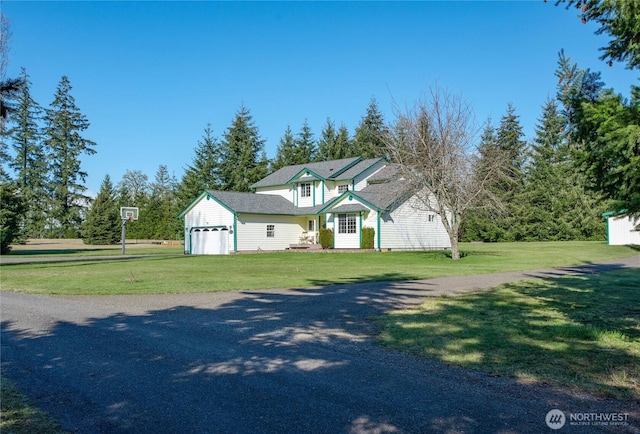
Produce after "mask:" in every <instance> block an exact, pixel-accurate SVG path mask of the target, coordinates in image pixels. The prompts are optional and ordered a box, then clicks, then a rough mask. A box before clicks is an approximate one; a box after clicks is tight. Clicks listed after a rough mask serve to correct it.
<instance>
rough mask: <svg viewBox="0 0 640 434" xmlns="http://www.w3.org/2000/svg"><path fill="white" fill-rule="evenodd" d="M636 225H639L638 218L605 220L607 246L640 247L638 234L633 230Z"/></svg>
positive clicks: (610, 218)
mask: <svg viewBox="0 0 640 434" xmlns="http://www.w3.org/2000/svg"><path fill="white" fill-rule="evenodd" d="M638 225H640V218H639V217H636V218H633V217H609V218H607V232H608V234H609V236H608V238H609V244H610V245H612V246H614V245H615V246H622V245H626V244H638V245H640V232H639V231H636V230H635V228H636V226H638Z"/></svg>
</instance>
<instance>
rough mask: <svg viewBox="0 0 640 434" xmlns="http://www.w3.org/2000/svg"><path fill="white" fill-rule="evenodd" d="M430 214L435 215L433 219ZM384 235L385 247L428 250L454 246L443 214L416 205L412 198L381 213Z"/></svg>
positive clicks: (381, 227)
mask: <svg viewBox="0 0 640 434" xmlns="http://www.w3.org/2000/svg"><path fill="white" fill-rule="evenodd" d="M429 215H433V221H431V222H429ZM380 237H381V241H380V243H381V246H380V247H381V248H383V249H385V248H390V249H398V250H424V249H442V248H450V247H451V242H450V241H449V236H448V234H447V231H446V229H445V228H444V226H443V225H442V221H441V220H440V217H438V216H437V215H435V214H434V213H433V212H429V211H422V210H419V209H417V208H414V207H412V206H411V205H410V201H407V202H404V203H403V204H402V205H401V206H399V207H398V208H396V209H394V210H393V211H391V212H390V213H384V214H383V215H382V216H381V219H380ZM376 238H377V235H376Z"/></svg>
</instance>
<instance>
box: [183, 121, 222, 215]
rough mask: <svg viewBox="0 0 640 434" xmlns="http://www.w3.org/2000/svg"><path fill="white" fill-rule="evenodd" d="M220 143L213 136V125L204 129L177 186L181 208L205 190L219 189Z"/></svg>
mask: <svg viewBox="0 0 640 434" xmlns="http://www.w3.org/2000/svg"><path fill="white" fill-rule="evenodd" d="M220 152H221V150H220V144H219V143H218V139H217V138H216V137H214V136H213V131H212V130H211V125H207V127H206V128H205V129H204V135H203V136H202V140H201V141H198V146H197V147H196V149H195V156H194V157H193V160H192V161H193V162H192V164H191V165H190V166H187V169H186V170H185V173H184V175H183V176H182V180H181V181H180V184H179V185H178V186H177V193H176V194H177V196H178V203H179V206H178V207H179V208H180V209H183V208H185V207H186V206H187V205H189V203H191V201H192V200H193V199H195V198H196V196H197V195H199V194H200V193H202V191H203V190H206V189H212V190H219V189H220V188H221V181H220V165H221V161H220Z"/></svg>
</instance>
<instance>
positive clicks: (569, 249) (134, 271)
mask: <svg viewBox="0 0 640 434" xmlns="http://www.w3.org/2000/svg"><path fill="white" fill-rule="evenodd" d="M461 249H462V252H463V255H464V257H463V258H462V259H461V260H460V261H452V260H451V259H450V258H449V257H448V252H444V251H434V252H385V253H381V252H362V253H344V252H329V253H303V252H279V253H260V254H247V255H228V256H179V257H175V256H165V257H150V258H139V259H133V260H113V261H110V260H106V261H96V262H90V261H80V262H61V263H29V264H3V265H2V266H1V267H0V273H1V277H2V279H1V289H3V290H12V291H23V292H29V293H45V294H152V293H176V292H215V291H231V290H243V289H246V290H251V289H266V288H293V287H308V286H321V285H329V284H335V283H350V282H367V281H382V280H405V279H409V280H410V279H426V278H432V277H440V276H451V275H470V274H481V273H494V272H502V271H520V270H530V269H536V268H546V267H556V266H562V265H573V264H583V263H589V262H597V261H604V260H610V259H615V258H620V257H625V256H631V255H633V254H637V251H636V250H633V249H632V248H629V247H624V246H608V245H606V244H605V243H601V242H547V243H499V244H463V245H462V247H461ZM48 254H52V253H48ZM12 255H13V254H12ZM65 255H68V253H65Z"/></svg>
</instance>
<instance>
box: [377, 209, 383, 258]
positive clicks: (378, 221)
mask: <svg viewBox="0 0 640 434" xmlns="http://www.w3.org/2000/svg"><path fill="white" fill-rule="evenodd" d="M376 213H377V214H378V217H377V223H378V225H377V226H378V228H377V229H376V233H377V234H378V236H377V238H378V250H380V249H382V246H381V245H380V240H381V239H382V237H381V236H380V211H379V210H378V211H376Z"/></svg>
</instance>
